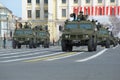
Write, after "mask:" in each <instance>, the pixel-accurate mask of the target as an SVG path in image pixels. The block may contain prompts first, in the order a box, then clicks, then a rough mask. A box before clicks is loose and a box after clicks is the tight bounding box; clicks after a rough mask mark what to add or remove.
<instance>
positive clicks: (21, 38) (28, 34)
mask: <svg viewBox="0 0 120 80" xmlns="http://www.w3.org/2000/svg"><path fill="white" fill-rule="evenodd" d="M34 37H35V35H34V33H33V30H32V29H31V28H30V27H29V26H26V25H25V26H24V28H23V27H22V23H20V26H19V28H16V29H15V31H14V34H13V39H12V47H13V48H14V49H15V48H21V45H29V48H36V45H35V39H34Z"/></svg>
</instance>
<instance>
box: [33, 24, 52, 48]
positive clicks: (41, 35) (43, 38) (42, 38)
mask: <svg viewBox="0 0 120 80" xmlns="http://www.w3.org/2000/svg"><path fill="white" fill-rule="evenodd" d="M33 31H34V33H35V37H34V38H35V39H36V45H37V46H40V45H42V46H43V47H44V48H49V43H50V34H49V32H48V28H47V26H44V27H43V26H35V27H34V28H33Z"/></svg>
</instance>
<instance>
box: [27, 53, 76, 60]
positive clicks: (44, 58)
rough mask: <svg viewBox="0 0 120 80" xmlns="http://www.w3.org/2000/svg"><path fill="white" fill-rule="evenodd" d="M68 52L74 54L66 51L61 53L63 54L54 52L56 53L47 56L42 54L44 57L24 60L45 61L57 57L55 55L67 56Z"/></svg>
mask: <svg viewBox="0 0 120 80" xmlns="http://www.w3.org/2000/svg"><path fill="white" fill-rule="evenodd" d="M70 54H75V52H68V53H63V54H56V55H49V56H44V57H40V58H37V59H33V60H27V61H25V62H37V61H43V60H44V61H46V60H48V59H53V58H57V57H63V56H67V55H70Z"/></svg>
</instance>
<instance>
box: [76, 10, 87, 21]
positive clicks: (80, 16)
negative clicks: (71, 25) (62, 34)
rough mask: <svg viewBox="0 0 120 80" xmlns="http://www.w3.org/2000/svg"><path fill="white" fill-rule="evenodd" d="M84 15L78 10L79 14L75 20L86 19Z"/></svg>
mask: <svg viewBox="0 0 120 80" xmlns="http://www.w3.org/2000/svg"><path fill="white" fill-rule="evenodd" d="M86 18H87V17H86V16H85V15H83V11H80V13H79V15H78V16H77V20H86Z"/></svg>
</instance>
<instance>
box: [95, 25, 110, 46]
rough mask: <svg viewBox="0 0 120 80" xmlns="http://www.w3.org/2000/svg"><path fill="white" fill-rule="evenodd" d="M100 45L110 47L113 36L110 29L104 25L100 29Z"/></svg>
mask: <svg viewBox="0 0 120 80" xmlns="http://www.w3.org/2000/svg"><path fill="white" fill-rule="evenodd" d="M97 37H98V40H97V41H98V45H101V46H105V47H106V48H110V42H111V36H110V35H109V31H108V30H107V29H105V28H103V27H101V28H99V30H98V35H97Z"/></svg>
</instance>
